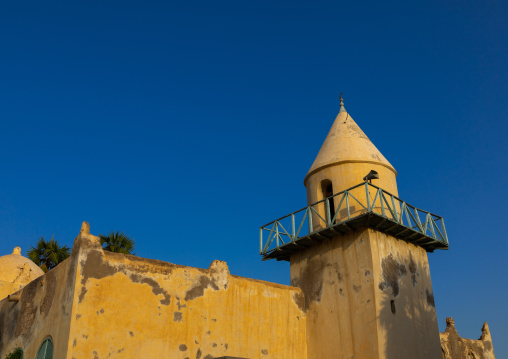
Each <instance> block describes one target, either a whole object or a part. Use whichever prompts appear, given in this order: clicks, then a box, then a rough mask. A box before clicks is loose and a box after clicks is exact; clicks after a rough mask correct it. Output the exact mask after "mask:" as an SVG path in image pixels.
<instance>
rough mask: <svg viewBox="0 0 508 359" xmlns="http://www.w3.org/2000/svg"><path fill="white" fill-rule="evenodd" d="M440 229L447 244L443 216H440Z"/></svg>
mask: <svg viewBox="0 0 508 359" xmlns="http://www.w3.org/2000/svg"><path fill="white" fill-rule="evenodd" d="M441 229H442V230H443V235H444V236H445V240H446V244H448V234H446V228H445V225H444V219H443V217H441Z"/></svg>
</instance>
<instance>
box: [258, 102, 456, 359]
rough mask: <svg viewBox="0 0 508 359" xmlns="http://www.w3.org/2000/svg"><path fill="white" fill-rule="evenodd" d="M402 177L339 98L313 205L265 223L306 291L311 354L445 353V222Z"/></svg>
mask: <svg viewBox="0 0 508 359" xmlns="http://www.w3.org/2000/svg"><path fill="white" fill-rule="evenodd" d="M371 171H373V172H371ZM369 173H371V176H369V177H367V176H366V175H367V174H369ZM396 175H397V172H396V171H395V169H394V168H393V166H392V165H391V164H390V162H388V160H387V159H386V158H385V157H384V156H383V155H382V154H381V152H380V151H379V150H378V149H377V148H376V146H374V144H373V143H372V142H371V141H370V140H369V138H368V137H367V136H366V135H365V133H364V132H363V131H362V130H361V129H360V127H359V126H358V125H357V124H356V123H355V121H354V120H353V118H352V117H351V116H350V115H349V113H348V112H347V111H346V109H345V107H344V103H343V101H342V96H341V104H340V110H339V114H338V115H337V117H336V119H335V121H334V123H333V125H332V128H331V129H330V132H329V133H328V135H327V137H326V139H325V141H324V143H323V145H322V147H321V149H320V151H319V153H318V155H317V157H316V159H315V161H314V163H313V164H312V166H311V168H310V170H309V172H308V173H307V175H306V177H305V179H304V184H305V186H306V188H307V200H308V207H307V208H305V209H303V210H301V211H297V212H294V213H292V214H290V215H288V216H286V217H282V218H281V219H279V220H276V221H274V222H271V223H270V224H268V225H266V226H263V227H262V228H261V254H262V255H263V256H264V259H270V258H276V259H277V260H289V262H290V271H291V284H292V285H294V286H298V287H300V288H301V289H302V291H303V293H304V295H305V301H304V309H305V311H306V323H307V347H308V358H309V359H322V358H344V359H346V358H369V359H375V358H386V359H392V358H411V359H434V358H435V359H438V358H439V359H441V358H442V354H441V347H440V341H439V329H438V324H437V320H436V311H435V307H434V298H433V291H432V283H431V279H430V272H429V264H428V259H427V252H432V251H433V250H435V249H447V248H448V241H447V237H446V232H445V228H444V223H443V219H442V218H441V217H438V216H436V215H433V214H431V213H429V212H425V211H422V210H419V209H416V208H415V207H412V206H411V205H409V204H407V203H406V202H404V201H403V200H401V199H399V198H398V192H397V182H396ZM302 218H303V219H302Z"/></svg>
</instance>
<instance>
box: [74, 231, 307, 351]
mask: <svg viewBox="0 0 508 359" xmlns="http://www.w3.org/2000/svg"><path fill="white" fill-rule="evenodd" d="M92 237H93V236H90V237H89V238H88V239H86V240H81V241H80V244H79V246H80V251H79V253H80V254H79V267H78V272H77V273H78V274H77V276H78V277H77V278H78V280H77V281H76V288H75V290H76V295H75V299H74V306H73V323H72V326H71V332H70V338H69V343H70V350H69V353H68V355H67V358H69V359H71V358H108V357H114V358H141V357H159V358H160V357H163V358H175V359H177V358H182V359H183V358H200V359H209V358H214V357H220V356H225V355H230V356H235V357H245V358H277V359H283V358H288V359H298V358H302V359H303V358H306V357H307V354H306V351H307V350H306V324H305V320H306V319H305V314H304V312H303V311H302V310H301V309H300V308H299V305H300V306H301V305H302V294H301V291H300V289H298V288H293V287H289V286H283V285H278V284H274V283H268V282H262V281H257V280H252V279H247V278H241V277H237V276H233V275H230V274H229V270H228V268H227V265H226V264H225V263H224V262H220V261H214V262H213V263H212V264H211V266H210V268H209V269H199V268H192V267H186V266H179V265H175V264H171V263H166V262H160V261H153V260H147V259H143V258H139V257H134V256H126V255H120V254H114V253H109V252H106V251H102V250H101V249H100V245H99V244H98V242H94V240H93V238H92ZM95 238H96V237H95ZM75 246H76V243H75Z"/></svg>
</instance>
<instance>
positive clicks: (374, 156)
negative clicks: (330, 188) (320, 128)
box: [304, 100, 397, 184]
mask: <svg viewBox="0 0 508 359" xmlns="http://www.w3.org/2000/svg"><path fill="white" fill-rule="evenodd" d="M347 162H362V163H374V164H378V165H381V166H385V167H387V168H389V169H390V170H392V171H393V172H394V173H395V174H397V171H395V168H393V166H392V165H391V164H390V162H388V160H387V159H386V158H385V157H384V156H383V155H382V154H381V152H379V150H378V149H377V148H376V146H374V144H373V143H372V142H371V141H370V140H369V138H368V137H367V135H365V133H364V132H363V131H362V130H361V128H360V127H359V126H358V125H357V124H356V122H355V121H354V120H353V118H352V117H351V115H349V113H348V112H347V111H346V109H345V108H344V104H343V103H342V100H341V107H340V111H339V114H338V115H337V117H336V118H335V121H334V123H333V125H332V128H331V129H330V132H328V135H327V136H326V139H325V142H323V145H322V146H321V149H320V150H319V153H318V155H317V157H316V159H315V160H314V163H313V164H312V166H311V167H310V170H309V172H307V175H306V176H305V180H304V184H305V183H306V182H307V179H308V178H309V176H310V175H312V174H313V173H315V172H316V171H318V170H319V169H321V168H323V167H329V166H332V165H337V164H340V163H347Z"/></svg>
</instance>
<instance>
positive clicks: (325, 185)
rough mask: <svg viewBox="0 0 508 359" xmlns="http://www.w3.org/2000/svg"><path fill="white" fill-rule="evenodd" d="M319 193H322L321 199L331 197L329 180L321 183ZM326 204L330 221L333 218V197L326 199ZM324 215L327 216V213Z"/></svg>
mask: <svg viewBox="0 0 508 359" xmlns="http://www.w3.org/2000/svg"><path fill="white" fill-rule="evenodd" d="M321 191H323V198H327V197H330V196H333V185H332V182H331V181H330V180H324V181H322V182H321ZM328 204H329V206H330V220H331V219H332V218H333V217H334V216H335V204H334V202H333V197H331V198H329V199H328ZM325 208H326V207H325ZM326 215H328V213H327V214H326Z"/></svg>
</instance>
